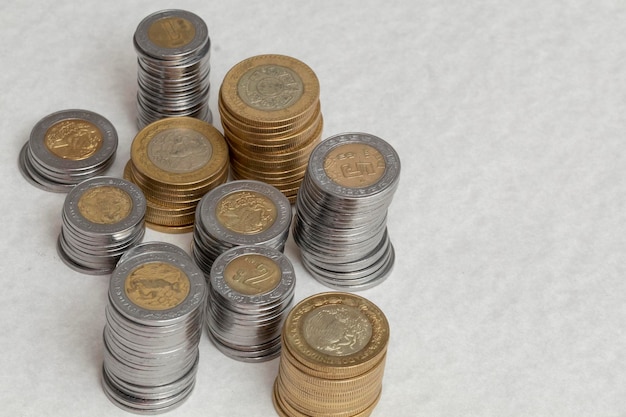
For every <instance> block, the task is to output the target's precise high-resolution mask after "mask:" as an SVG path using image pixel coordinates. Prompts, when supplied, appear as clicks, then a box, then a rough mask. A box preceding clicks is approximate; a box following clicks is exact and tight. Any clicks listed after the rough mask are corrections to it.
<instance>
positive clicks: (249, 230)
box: [215, 190, 278, 235]
mask: <svg viewBox="0 0 626 417" xmlns="http://www.w3.org/2000/svg"><path fill="white" fill-rule="evenodd" d="M215 210H216V211H215V217H216V218H217V220H218V221H219V222H220V224H221V225H222V226H224V227H225V228H226V229H228V230H232V231H233V232H236V233H240V234H243V235H256V234H258V233H261V232H263V231H265V230H267V229H269V228H270V227H271V226H272V225H273V224H274V222H275V221H276V217H277V213H278V210H277V208H276V205H275V204H274V202H273V201H272V200H271V199H270V198H268V197H267V196H265V195H263V194H261V193H258V192H256V191H251V190H242V191H235V192H232V193H230V194H227V195H225V196H224V197H222V199H221V200H220V201H219V202H218V204H217V207H216V209H215Z"/></svg>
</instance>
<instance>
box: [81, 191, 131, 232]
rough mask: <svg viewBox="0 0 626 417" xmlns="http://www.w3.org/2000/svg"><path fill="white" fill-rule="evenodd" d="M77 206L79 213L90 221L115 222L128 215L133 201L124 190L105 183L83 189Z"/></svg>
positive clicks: (99, 222) (100, 222)
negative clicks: (104, 184)
mask: <svg viewBox="0 0 626 417" xmlns="http://www.w3.org/2000/svg"><path fill="white" fill-rule="evenodd" d="M77 206H78V211H79V212H80V214H81V215H82V216H83V217H84V218H85V219H87V220H89V221H90V222H92V223H97V224H115V223H118V222H120V221H122V220H124V219H125V218H126V217H128V215H129V214H130V212H131V210H132V208H133V201H132V198H131V197H130V196H129V195H128V194H127V193H126V192H125V191H124V190H121V189H119V188H117V187H112V186H108V185H107V186H101V187H94V188H91V189H88V190H87V191H85V192H84V193H83V195H82V196H81V197H80V199H79V200H78V204H77Z"/></svg>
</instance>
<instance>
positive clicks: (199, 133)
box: [124, 117, 228, 233]
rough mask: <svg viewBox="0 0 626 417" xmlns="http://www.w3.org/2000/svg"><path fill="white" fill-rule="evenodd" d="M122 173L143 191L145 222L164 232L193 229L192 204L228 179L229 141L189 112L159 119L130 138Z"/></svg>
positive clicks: (194, 206)
mask: <svg viewBox="0 0 626 417" xmlns="http://www.w3.org/2000/svg"><path fill="white" fill-rule="evenodd" d="M130 156H131V159H130V161H129V163H128V164H127V165H126V169H125V171H124V178H126V179H128V180H130V181H132V182H134V183H135V184H137V185H138V186H139V187H140V188H141V189H142V190H143V192H144V194H145V195H146V199H147V201H148V209H147V211H146V224H147V225H148V227H150V228H153V229H156V230H159V231H163V232H167V233H179V232H188V231H191V230H192V229H193V222H194V218H195V211H196V206H197V204H198V202H199V201H200V199H201V198H202V196H204V195H205V194H206V193H207V192H208V191H210V190H212V189H213V188H215V187H217V186H218V185H220V184H222V183H224V182H226V180H227V179H228V145H227V144H226V141H225V140H224V137H223V136H222V134H221V133H220V132H219V131H218V130H217V129H216V128H214V127H213V126H212V125H210V124H209V123H207V122H204V121H202V120H198V119H194V118H191V117H176V118H168V119H162V120H158V121H156V122H153V123H151V124H149V125H148V126H146V127H144V128H143V129H142V130H141V131H139V133H138V134H137V136H135V139H134V140H133V143H132V146H131V152H130Z"/></svg>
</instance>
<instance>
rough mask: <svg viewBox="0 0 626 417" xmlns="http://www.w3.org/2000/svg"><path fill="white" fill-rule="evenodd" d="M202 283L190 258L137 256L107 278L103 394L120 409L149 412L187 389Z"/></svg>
mask: <svg viewBox="0 0 626 417" xmlns="http://www.w3.org/2000/svg"><path fill="white" fill-rule="evenodd" d="M206 291H207V289H206V282H205V279H204V276H203V274H202V272H201V271H200V270H199V269H198V268H197V267H196V266H195V265H194V264H193V262H191V260H190V259H189V257H187V256H185V255H181V254H179V253H176V252H168V251H167V250H157V251H154V252H151V251H147V252H143V253H138V254H135V255H134V256H132V257H129V258H127V259H126V260H125V261H124V262H121V263H120V264H119V265H118V266H117V267H116V268H115V271H113V274H112V275H111V282H110V286H109V302H108V305H107V307H106V325H105V327H104V346H105V349H104V363H103V373H102V380H103V388H104V391H105V393H106V395H107V396H108V397H109V399H110V400H111V401H112V402H113V403H114V404H116V405H117V406H119V407H120V408H122V409H125V410H127V411H131V412H135V413H140V414H155V413H159V412H164V411H167V410H170V409H172V408H174V407H176V406H178V405H180V404H181V403H182V402H183V401H184V400H185V399H186V398H188V396H189V394H190V393H191V391H192V390H193V387H194V384H195V376H196V371H197V367H198V358H199V355H198V344H199V342H200V339H201V335H202V323H203V317H204V308H205V303H206V295H207V292H206Z"/></svg>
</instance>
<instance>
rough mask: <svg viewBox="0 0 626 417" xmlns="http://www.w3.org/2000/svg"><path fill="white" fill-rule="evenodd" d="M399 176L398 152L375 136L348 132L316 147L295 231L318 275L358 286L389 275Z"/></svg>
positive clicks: (338, 284)
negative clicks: (390, 216)
mask: <svg viewBox="0 0 626 417" xmlns="http://www.w3.org/2000/svg"><path fill="white" fill-rule="evenodd" d="M399 176H400V159H399V158H398V154H397V153H396V151H395V150H394V149H393V148H392V147H391V146H390V145H389V144H388V143H387V142H385V141H383V140H382V139H380V138H378V137H376V136H373V135H369V134H366V133H346V134H341V135H337V136H333V137H330V138H328V139H326V140H324V141H323V142H322V143H321V144H320V145H318V146H317V147H316V148H315V150H314V151H313V153H312V154H311V159H310V160H309V165H308V168H307V173H306V176H305V179H304V181H303V183H302V188H301V189H300V193H299V194H298V200H297V202H296V214H295V216H294V225H293V237H294V240H295V242H296V244H297V245H298V246H299V247H300V249H301V257H302V262H303V264H304V266H305V268H306V269H307V270H308V271H309V272H310V273H311V274H312V275H313V276H314V277H315V278H316V279H317V280H318V281H320V282H321V283H323V284H325V285H326V286H328V287H331V288H335V289H339V290H346V291H356V290H363V289H367V288H370V287H372V286H375V285H377V284H379V283H380V282H382V281H383V280H384V279H385V278H386V277H387V276H388V275H389V273H390V272H391V269H392V267H393V263H394V259H395V256H394V249H393V246H392V244H391V241H390V240H389V236H388V234H387V208H388V206H389V205H390V203H391V200H392V197H393V194H394V192H395V190H396V188H397V186H398V182H399Z"/></svg>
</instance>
